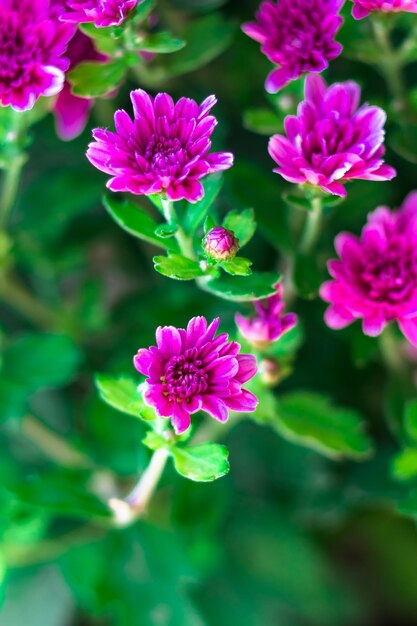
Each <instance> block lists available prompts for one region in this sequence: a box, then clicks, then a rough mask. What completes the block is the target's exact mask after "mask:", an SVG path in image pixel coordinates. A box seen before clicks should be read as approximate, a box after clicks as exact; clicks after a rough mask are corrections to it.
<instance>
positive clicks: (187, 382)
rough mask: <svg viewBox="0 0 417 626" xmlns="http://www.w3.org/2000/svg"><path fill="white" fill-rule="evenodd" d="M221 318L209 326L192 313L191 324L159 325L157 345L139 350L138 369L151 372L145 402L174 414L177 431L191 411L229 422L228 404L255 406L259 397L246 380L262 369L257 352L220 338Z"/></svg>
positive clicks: (223, 336) (165, 414)
mask: <svg viewBox="0 0 417 626" xmlns="http://www.w3.org/2000/svg"><path fill="white" fill-rule="evenodd" d="M218 326H219V319H218V318H217V319H215V320H214V321H213V322H212V323H211V324H210V325H209V326H208V325H207V321H206V319H205V318H204V317H193V318H192V319H191V320H190V322H189V323H188V326H187V329H186V330H184V329H182V328H175V327H174V326H164V327H159V328H158V329H157V331H156V342H157V346H151V347H150V348H149V349H142V350H139V351H138V353H137V354H136V356H135V357H134V365H135V367H136V369H137V370H138V371H139V372H140V373H141V374H143V375H144V376H147V380H146V382H145V383H144V392H143V397H144V400H145V402H146V403H147V404H148V405H149V406H152V407H154V408H155V409H156V412H157V414H158V415H159V416H160V417H167V418H171V422H172V425H173V427H174V429H175V432H176V433H177V434H180V433H183V432H184V431H185V430H187V428H188V427H189V426H190V415H191V414H192V413H195V412H196V411H200V410H201V411H206V412H207V413H209V414H210V415H211V416H212V417H214V418H216V419H217V420H219V421H220V422H226V421H227V419H228V411H229V409H230V410H232V411H243V412H248V411H254V410H255V408H256V405H257V403H258V400H257V398H256V396H254V395H253V394H252V393H251V392H250V391H247V390H246V389H242V385H243V384H244V383H245V382H246V381H248V380H249V379H250V378H252V377H253V376H254V375H255V374H256V371H257V368H256V360H255V357H254V356H252V355H250V354H239V350H240V345H239V344H238V343H236V342H235V341H228V335H226V334H221V335H218V336H217V337H215V334H216V331H217V329H218Z"/></svg>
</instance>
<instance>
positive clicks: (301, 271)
mask: <svg viewBox="0 0 417 626" xmlns="http://www.w3.org/2000/svg"><path fill="white" fill-rule="evenodd" d="M322 282H323V274H322V272H321V270H320V268H319V267H318V264H317V257H316V256H314V255H313V254H301V253H299V254H297V255H296V257H295V264H294V283H295V286H296V288H297V292H298V294H299V295H300V296H301V297H302V298H314V297H315V296H316V295H317V293H318V290H319V288H320V285H321V284H322Z"/></svg>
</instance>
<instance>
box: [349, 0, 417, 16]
mask: <svg viewBox="0 0 417 626" xmlns="http://www.w3.org/2000/svg"><path fill="white" fill-rule="evenodd" d="M351 2H353V3H354V6H353V8H352V15H353V17H354V18H355V19H357V20H361V19H362V18H363V17H367V16H368V15H369V13H371V12H372V11H376V12H378V11H381V12H383V13H390V12H396V13H398V12H401V11H404V12H408V13H417V1H416V0H351Z"/></svg>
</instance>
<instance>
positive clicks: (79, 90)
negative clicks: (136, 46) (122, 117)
mask: <svg viewBox="0 0 417 626" xmlns="http://www.w3.org/2000/svg"><path fill="white" fill-rule="evenodd" d="M126 68H127V65H126V61H125V60H124V59H115V60H113V61H110V62H109V63H97V62H93V61H86V62H85V63H80V64H79V65H77V67H76V68H75V69H73V70H71V71H70V72H69V74H68V80H69V82H70V83H71V91H72V93H73V94H74V95H76V96H81V97H82V98H98V97H100V96H105V95H106V94H107V93H109V92H110V91H112V90H113V89H115V88H116V87H117V86H118V85H119V84H120V83H121V81H122V80H123V78H124V75H125V73H126Z"/></svg>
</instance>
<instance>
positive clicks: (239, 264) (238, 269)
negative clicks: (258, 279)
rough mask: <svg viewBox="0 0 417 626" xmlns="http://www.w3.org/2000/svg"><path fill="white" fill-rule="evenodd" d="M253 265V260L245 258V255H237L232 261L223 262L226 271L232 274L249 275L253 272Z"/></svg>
mask: <svg viewBox="0 0 417 626" xmlns="http://www.w3.org/2000/svg"><path fill="white" fill-rule="evenodd" d="M251 265H252V261H251V260H250V259H245V257H243V256H237V257H235V258H234V259H231V260H230V261H223V263H221V266H222V268H223V269H224V271H225V272H227V273H228V274H230V275H231V276H249V275H250V274H252V270H251Z"/></svg>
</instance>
